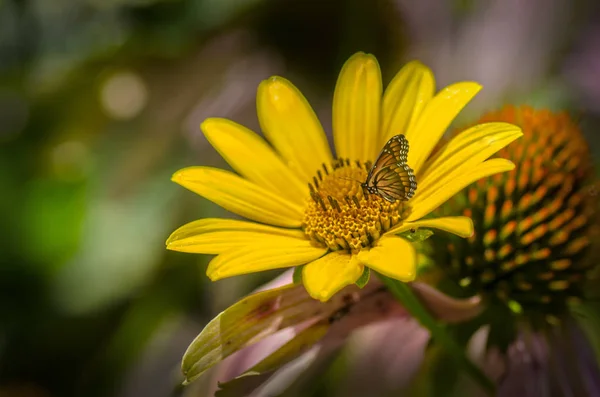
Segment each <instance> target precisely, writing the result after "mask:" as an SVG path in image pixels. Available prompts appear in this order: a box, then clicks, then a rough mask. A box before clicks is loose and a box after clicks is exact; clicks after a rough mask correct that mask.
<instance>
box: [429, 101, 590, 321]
mask: <svg viewBox="0 0 600 397" xmlns="http://www.w3.org/2000/svg"><path fill="white" fill-rule="evenodd" d="M490 121H504V122H510V123H514V124H516V125H519V126H521V127H522V129H523V133H524V136H523V138H522V139H521V141H520V142H518V143H516V144H514V145H510V146H508V147H506V148H504V149H502V150H501V151H500V152H499V153H498V155H499V156H501V157H504V158H508V159H510V160H512V161H513V162H514V163H515V164H516V168H515V170H513V171H511V172H508V173H504V174H497V175H495V176H493V177H492V178H490V179H482V180H480V181H478V182H477V183H474V184H473V185H471V186H470V187H469V188H467V189H465V190H464V191H463V193H461V194H460V195H458V196H456V197H455V198H454V199H453V200H451V202H450V203H448V204H447V205H446V206H445V207H443V208H442V209H440V213H444V212H445V211H450V212H452V213H456V212H457V211H458V212H461V211H462V213H463V214H464V215H466V216H470V217H472V218H473V222H474V224H475V234H474V235H473V236H472V237H470V238H469V239H466V240H461V239H453V238H450V237H448V236H443V235H440V236H435V237H434V239H433V240H432V243H438V244H440V243H444V244H445V245H446V246H447V248H448V251H447V252H446V251H445V250H442V249H436V250H435V255H436V262H437V263H438V264H440V265H441V266H444V267H445V268H446V269H447V272H448V274H449V275H450V276H451V278H453V279H454V280H456V281H457V282H458V284H459V285H460V287H461V288H462V289H463V293H466V294H482V295H483V296H485V297H487V298H488V299H489V300H490V301H491V302H497V303H501V304H505V305H507V306H508V307H509V308H511V310H512V311H515V312H522V313H523V314H524V315H525V316H526V317H528V318H529V319H532V320H535V321H534V322H539V321H542V322H546V321H550V322H553V321H556V319H557V317H560V316H561V315H562V314H564V313H565V311H566V310H567V308H568V304H569V303H570V302H574V301H577V300H579V299H581V298H582V297H583V296H584V291H583V287H584V283H585V281H586V274H587V272H588V270H589V269H590V268H591V267H592V266H593V265H594V264H595V262H594V261H593V259H592V258H591V255H590V254H591V243H592V240H593V239H595V237H596V236H597V234H598V230H597V229H598V225H597V223H596V219H597V218H596V204H597V202H598V197H597V196H596V188H595V187H594V185H593V184H592V180H591V177H592V171H593V169H592V165H591V162H590V154H589V150H588V146H587V143H586V141H585V139H584V137H583V135H582V133H581V131H580V130H579V128H578V126H577V125H576V123H575V122H574V121H573V120H572V119H571V118H570V117H569V116H568V115H567V114H566V113H552V112H550V111H548V110H534V109H532V108H530V107H520V108H516V107H513V106H508V107H505V108H504V109H502V110H500V111H498V112H494V113H489V114H487V115H485V116H484V117H483V118H482V119H481V120H479V122H490Z"/></svg>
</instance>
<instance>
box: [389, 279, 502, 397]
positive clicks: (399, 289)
mask: <svg viewBox="0 0 600 397" xmlns="http://www.w3.org/2000/svg"><path fill="white" fill-rule="evenodd" d="M378 276H379V278H380V279H381V281H382V282H383V283H384V284H385V286H386V287H387V288H388V289H389V291H390V292H391V293H392V295H394V297H396V299H398V301H400V303H402V305H403V306H404V308H405V309H406V310H407V311H408V312H409V313H410V314H411V315H412V316H413V317H414V318H416V319H417V320H418V321H419V322H420V323H421V325H423V326H424V327H425V328H427V329H428V330H429V332H430V334H431V337H432V339H433V340H434V341H435V342H437V343H439V344H440V346H441V347H443V348H444V350H445V351H446V352H447V353H448V354H449V355H450V356H451V357H452V358H453V359H454V361H455V362H456V364H457V365H459V366H460V369H463V370H464V371H466V372H467V374H469V375H470V376H472V377H473V379H474V380H475V381H477V382H478V383H479V384H480V385H481V386H482V387H483V388H484V389H485V390H486V391H487V392H488V393H489V394H490V395H494V393H495V386H494V384H493V383H492V381H491V380H490V379H489V378H488V377H487V376H486V375H485V374H484V373H483V372H482V371H481V369H479V367H477V366H476V365H475V364H474V363H473V362H472V361H471V360H469V359H468V358H467V356H466V355H465V351H464V350H463V349H462V348H461V347H460V345H459V344H458V343H457V342H456V341H455V340H454V339H453V338H452V337H451V336H450V334H449V333H448V331H447V330H446V329H445V328H444V327H443V326H442V325H440V324H439V323H438V322H437V320H435V319H434V318H433V317H432V316H431V314H430V313H429V312H428V311H427V309H426V308H425V306H423V304H422V303H421V302H420V300H419V299H418V298H417V297H416V295H415V294H414V293H413V291H412V289H411V287H410V286H409V285H408V284H406V283H403V282H401V281H398V280H394V279H392V278H389V277H386V276H384V275H382V274H378Z"/></svg>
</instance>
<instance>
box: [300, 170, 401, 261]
mask: <svg viewBox="0 0 600 397" xmlns="http://www.w3.org/2000/svg"><path fill="white" fill-rule="evenodd" d="M322 167H323V169H322V170H319V171H317V173H316V176H315V177H314V178H313V182H312V183H310V184H309V189H310V198H309V199H308V201H307V205H306V210H305V212H304V221H303V229H304V233H305V234H306V236H307V237H308V238H309V239H310V240H311V241H312V242H313V243H315V244H316V245H319V246H322V247H327V248H329V249H330V250H332V251H339V250H344V251H348V252H351V253H354V254H355V253H358V252H359V251H361V250H363V249H365V248H370V247H372V246H373V244H374V243H375V242H376V241H377V240H378V239H379V238H380V237H381V235H382V234H383V233H385V232H387V231H388V230H390V229H391V228H392V227H394V226H396V225H398V224H400V223H401V222H402V220H403V219H405V218H406V217H407V216H408V214H409V211H410V207H409V206H408V205H407V204H406V202H403V201H399V200H398V201H395V202H393V203H392V202H389V201H387V200H385V199H383V198H382V197H380V196H378V195H376V194H368V193H366V192H365V191H364V190H363V188H362V185H361V184H362V182H363V181H364V180H365V179H366V177H367V173H368V170H369V169H370V164H369V163H360V162H352V161H350V160H348V159H339V160H337V161H336V162H334V163H333V164H331V165H327V164H323V166H322Z"/></svg>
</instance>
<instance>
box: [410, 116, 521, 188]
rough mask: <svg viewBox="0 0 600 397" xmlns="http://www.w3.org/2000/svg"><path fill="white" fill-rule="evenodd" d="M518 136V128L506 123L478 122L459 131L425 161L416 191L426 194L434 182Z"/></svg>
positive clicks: (476, 162) (475, 162) (479, 160)
mask: <svg viewBox="0 0 600 397" xmlns="http://www.w3.org/2000/svg"><path fill="white" fill-rule="evenodd" d="M521 136H523V133H522V132H521V129H520V128H519V127H517V126H515V125H512V124H508V123H486V124H479V125H476V126H474V127H472V128H469V129H468V130H466V131H463V132H462V133H460V134H459V135H458V136H456V138H454V139H452V140H451V141H450V142H448V144H447V145H446V146H444V147H443V148H442V149H441V150H440V151H439V152H438V153H436V155H435V156H434V157H433V158H432V159H431V160H430V161H427V163H426V164H425V166H426V167H427V169H426V170H424V171H423V172H422V173H421V179H420V180H419V194H425V195H427V192H428V190H429V189H435V187H436V185H437V184H442V185H443V184H445V183H446V182H447V181H449V180H452V179H455V178H456V177H457V176H458V175H461V174H464V173H465V172H468V171H470V170H472V169H473V168H475V167H477V166H479V164H480V163H482V162H483V161H484V160H486V159H488V158H489V157H490V156H492V155H493V154H494V153H496V152H497V151H499V150H500V149H502V148H503V147H505V146H506V145H508V144H510V143H511V142H512V141H514V140H515V139H517V138H519V137H521Z"/></svg>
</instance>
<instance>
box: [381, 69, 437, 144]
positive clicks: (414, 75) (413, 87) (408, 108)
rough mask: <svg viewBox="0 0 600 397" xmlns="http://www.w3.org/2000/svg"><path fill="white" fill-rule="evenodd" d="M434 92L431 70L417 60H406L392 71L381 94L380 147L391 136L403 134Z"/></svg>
mask: <svg viewBox="0 0 600 397" xmlns="http://www.w3.org/2000/svg"><path fill="white" fill-rule="evenodd" d="M434 91H435V80H434V77H433V73H431V70H430V69H429V68H428V67H427V66H425V65H423V64H422V63H421V62H418V61H413V62H410V63H407V64H406V65H405V66H404V67H403V68H402V69H401V70H400V71H399V72H398V74H396V76H395V77H394V79H393V80H392V81H391V82H390V85H389V86H388V87H387V88H386V90H385V94H384V95H383V112H382V115H381V117H382V132H383V135H382V139H381V141H380V146H383V145H384V144H385V142H387V140H388V139H390V138H391V137H392V136H394V135H398V134H405V135H406V132H407V131H408V130H410V128H411V126H413V125H414V123H415V121H416V120H417V119H418V116H419V115H420V114H421V112H422V110H423V108H424V107H425V105H426V104H427V102H428V101H429V100H430V99H431V98H432V97H433V94H434ZM409 143H410V142H409Z"/></svg>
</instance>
